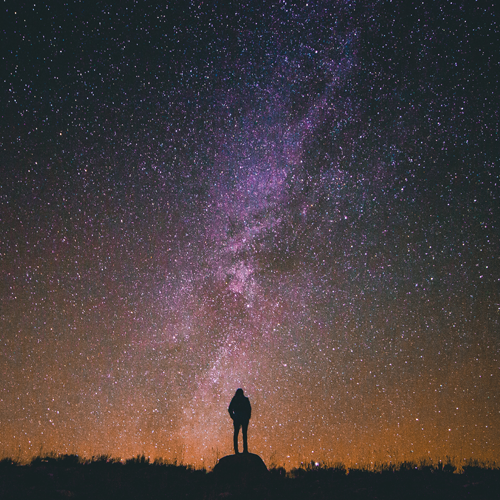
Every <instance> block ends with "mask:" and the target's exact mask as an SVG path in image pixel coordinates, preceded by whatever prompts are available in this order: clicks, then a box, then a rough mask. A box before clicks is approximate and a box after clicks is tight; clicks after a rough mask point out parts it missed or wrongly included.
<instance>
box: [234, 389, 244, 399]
mask: <svg viewBox="0 0 500 500" xmlns="http://www.w3.org/2000/svg"><path fill="white" fill-rule="evenodd" d="M243 396H244V394H243V389H237V390H236V393H235V397H237V398H241V397H243Z"/></svg>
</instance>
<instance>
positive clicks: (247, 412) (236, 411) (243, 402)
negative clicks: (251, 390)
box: [228, 391, 252, 422]
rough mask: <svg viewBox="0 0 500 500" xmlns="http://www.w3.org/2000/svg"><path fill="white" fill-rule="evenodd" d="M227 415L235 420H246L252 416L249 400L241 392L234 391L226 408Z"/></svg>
mask: <svg viewBox="0 0 500 500" xmlns="http://www.w3.org/2000/svg"><path fill="white" fill-rule="evenodd" d="M228 411H229V415H230V416H231V418H232V419H233V420H234V421H235V422H248V421H249V420H250V417H251V416H252V407H251V406H250V400H249V399H248V398H247V397H246V396H245V395H244V394H243V391H241V393H238V392H236V394H235V395H234V397H233V399H232V400H231V403H230V405H229V408H228Z"/></svg>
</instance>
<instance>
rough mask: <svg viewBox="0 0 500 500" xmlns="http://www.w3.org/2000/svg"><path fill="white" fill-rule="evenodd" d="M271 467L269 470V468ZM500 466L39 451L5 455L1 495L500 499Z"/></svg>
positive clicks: (4, 498) (0, 468)
mask: <svg viewBox="0 0 500 500" xmlns="http://www.w3.org/2000/svg"><path fill="white" fill-rule="evenodd" d="M264 472H265V471H264ZM499 491H500V470H499V469H489V468H484V467H479V466H473V465H469V466H467V467H464V470H463V472H462V473H460V474H456V473H453V467H451V466H450V465H448V466H444V467H440V468H433V467H432V466H425V465H420V466H416V465H414V464H402V465H400V466H398V467H397V468H394V467H386V468H382V470H379V471H378V472H372V471H368V470H351V471H350V472H349V473H348V474H346V471H345V469H344V468H343V467H342V466H340V467H337V468H326V467H314V466H308V467H305V468H301V469H295V470H293V471H292V472H290V473H286V472H285V470H284V469H272V470H271V471H270V472H269V473H267V474H265V476H262V474H261V475H260V476H259V479H257V477H256V476H255V475H253V472H252V470H248V469H243V470H241V471H240V473H235V472H234V471H232V472H231V474H230V475H229V476H224V475H220V474H219V475H218V474H217V473H213V472H211V473H206V472H205V471H202V470H193V469H190V468H188V467H186V466H183V465H173V464H163V463H154V464H153V463H149V461H148V460H147V459H145V458H144V457H137V458H136V459H133V460H128V461H127V462H126V463H125V464H122V463H120V462H116V461H114V460H109V459H107V458H106V457H103V458H100V459H94V460H93V461H91V462H86V463H82V462H81V461H79V459H78V457H75V456H64V457H58V458H37V459H35V460H34V461H33V462H32V463H31V464H30V465H18V464H16V463H15V462H12V461H11V460H7V459H6V460H3V461H2V462H0V498H1V499H2V500H8V499H9V500H10V499H16V500H17V499H51V500H52V499H64V498H74V499H93V500H97V499H106V500H111V499H120V500H126V499H134V500H136V499H142V498H144V499H146V498H147V499H163V498H165V499H169V498H182V499H207V500H209V499H216V498H221V499H222V498H224V499H231V498H238V499H253V498H258V499H276V500H281V499H283V500H285V499H286V500H294V499H306V498H307V499H309V498H315V499H316V498H318V499H326V498H329V499H330V498H331V499H339V500H341V499H348V500H355V499H403V498H404V499H409V500H411V499H419V500H420V499H425V500H431V499H436V500H437V499H439V500H442V499H454V500H460V499H495V500H496V499H498V498H499Z"/></svg>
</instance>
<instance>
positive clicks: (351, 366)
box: [0, 0, 500, 467]
mask: <svg viewBox="0 0 500 500" xmlns="http://www.w3.org/2000/svg"><path fill="white" fill-rule="evenodd" d="M3 10H4V11H3V14H2V16H1V17H2V19H3V21H2V31H1V35H0V36H1V42H2V47H3V53H2V56H1V57H2V68H3V69H2V74H1V78H0V87H1V92H2V95H3V99H2V107H1V118H2V125H1V128H0V134H1V137H0V155H1V158H0V164H1V165H2V167H1V168H2V179H1V181H0V185H1V198H0V200H1V207H2V209H1V210H2V217H1V222H0V224H1V226H0V227H1V233H2V243H1V247H0V259H1V260H0V263H1V265H0V271H1V273H2V276H1V278H2V280H1V281H2V288H1V304H2V305H1V314H0V319H1V326H0V328H1V332H2V333H1V337H0V355H1V356H0V368H1V373H2V384H1V386H0V432H1V435H2V436H3V437H2V453H3V454H4V455H6V456H13V457H17V456H18V455H19V456H20V457H22V458H29V457H31V456H33V455H36V454H39V453H40V452H41V451H45V452H49V451H51V450H54V451H56V452H60V453H78V454H80V455H86V456H92V455H99V454H111V455H113V456H120V457H122V458H127V457H130V456H132V455H136V454H138V453H145V454H146V455H149V456H151V457H152V458H154V457H164V458H166V459H177V460H183V461H185V462H187V463H190V464H194V465H205V466H207V465H210V464H211V463H212V464H213V463H215V460H216V458H217V457H220V456H222V455H224V454H228V453H230V452H231V447H232V445H231V438H232V435H231V432H232V430H231V425H230V424H231V422H230V421H229V418H228V415H227V405H228V404H229V401H230V400H231V397H232V395H233V394H234V391H235V390H236V388H238V387H243V388H244V389H245V392H246V394H247V395H248V396H249V397H250V400H251V403H252V407H253V416H252V421H251V425H250V429H249V446H250V451H252V452H255V453H258V454H260V455H261V456H262V457H263V458H264V460H265V461H267V462H270V461H272V462H275V463H276V464H277V465H282V464H284V465H285V466H287V467H292V466H294V465H297V464H298V463H301V462H307V463H309V462H310V461H311V460H313V461H315V462H318V463H319V462H330V463H333V462H337V461H341V462H344V463H346V464H347V465H350V464H352V463H365V464H369V463H374V462H397V461H403V460H419V459H421V458H426V459H432V460H439V459H445V458H446V456H450V457H452V458H453V459H454V460H456V461H461V460H464V459H470V458H473V459H474V458H477V459H479V460H498V459H499V457H498V451H497V449H498V446H497V445H498V438H499V436H498V430H497V427H498V425H496V424H498V418H499V401H498V396H497V392H498V391H497V389H498V386H499V375H500V374H499V368H498V366H499V365H498V352H499V339H500V337H499V335H498V334H499V314H500V309H499V304H500V295H499V276H500V261H499V256H498V248H499V242H500V239H499V228H498V220H500V211H499V207H500V205H499V204H498V197H499V195H498V193H499V183H500V179H499V174H498V154H497V151H498V109H499V102H498V100H499V97H498V96H499V93H498V78H497V75H496V72H495V68H497V66H498V62H497V55H496V51H497V49H496V47H497V46H498V43H497V42H498V35H499V33H498V30H499V28H498V26H497V24H496V21H495V17H494V15H493V3H491V5H485V6H481V7H479V6H477V5H475V4H471V5H470V6H469V5H468V6H467V7H464V6H462V7H460V6H458V5H454V4H452V3H451V2H450V3H449V4H445V5H442V3H436V4H435V5H434V4H432V5H424V4H418V5H416V4H415V5H411V4H408V5H405V6H402V5H400V6H396V5H393V3H390V2H382V3H377V4H373V2H340V1H339V2H326V1H320V0H318V1H313V2H309V3H308V4H300V3H295V2H280V3H279V4H277V5H273V6H271V5H267V4H266V3H264V2H243V3H239V4H238V5H237V6H236V5H230V4H227V5H225V4H224V5H222V4H220V5H216V4H214V5H211V4H210V5H208V4H205V3H203V2H201V3H200V2H181V3H180V5H178V6H170V5H169V6H166V5H147V6H146V5H141V4H140V3H136V2H128V1H124V2H121V3H120V5H116V6H113V5H107V4H106V5H105V4H102V3H99V2H97V3H92V4H89V3H88V2H69V3H66V4H64V5H58V6H48V5H44V4H38V3H33V5H31V6H29V5H27V6H25V7H21V8H17V7H16V8H11V7H10V6H7V7H4V8H3Z"/></svg>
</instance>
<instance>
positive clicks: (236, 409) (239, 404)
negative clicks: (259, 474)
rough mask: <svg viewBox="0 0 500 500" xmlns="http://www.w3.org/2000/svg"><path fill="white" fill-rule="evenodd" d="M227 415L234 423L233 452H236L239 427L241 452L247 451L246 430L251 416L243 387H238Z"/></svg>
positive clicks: (250, 408) (248, 401)
mask: <svg viewBox="0 0 500 500" xmlns="http://www.w3.org/2000/svg"><path fill="white" fill-rule="evenodd" d="M228 411H229V415H230V417H231V418H232V419H233V425H234V438H233V442H234V453H239V452H238V434H239V433H240V427H241V429H242V432H243V453H248V443H247V430H248V421H249V420H250V417H251V416H252V407H251V406H250V400H249V399H248V398H247V397H246V396H245V395H244V394H243V389H238V390H237V391H236V393H235V395H234V396H233V399H232V400H231V403H230V405H229V408H228Z"/></svg>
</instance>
